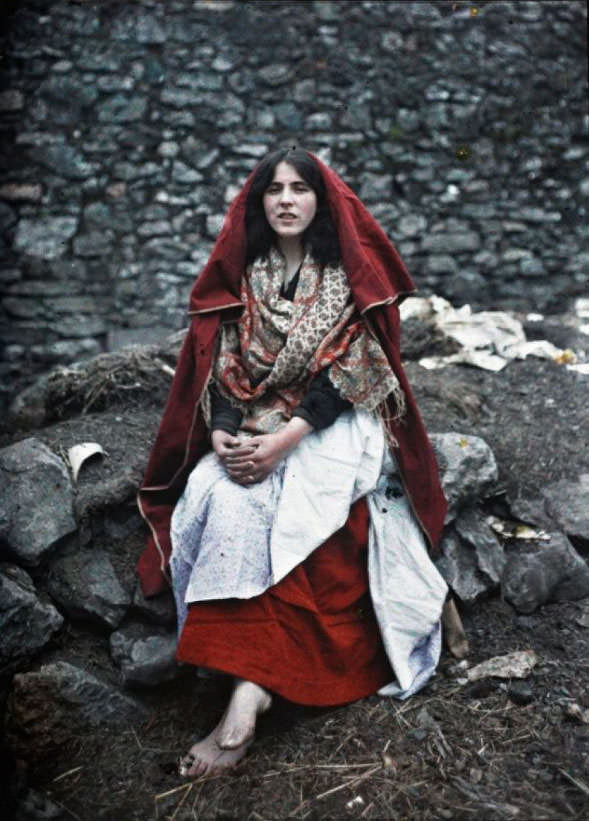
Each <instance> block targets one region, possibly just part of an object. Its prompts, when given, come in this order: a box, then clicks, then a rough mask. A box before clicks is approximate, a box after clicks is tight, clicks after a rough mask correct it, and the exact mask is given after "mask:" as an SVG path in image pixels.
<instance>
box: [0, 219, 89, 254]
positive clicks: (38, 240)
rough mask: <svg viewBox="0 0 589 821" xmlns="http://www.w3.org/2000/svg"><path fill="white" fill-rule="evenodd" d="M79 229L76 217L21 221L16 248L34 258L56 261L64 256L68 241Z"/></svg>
mask: <svg viewBox="0 0 589 821" xmlns="http://www.w3.org/2000/svg"><path fill="white" fill-rule="evenodd" d="M77 228H78V220H77V218H76V217H44V218H41V219H21V220H20V221H19V223H18V226H17V229H16V234H15V237H14V248H15V250H17V251H23V252H24V253H25V254H29V255H30V256H33V257H41V258H43V259H54V258H55V257H60V256H63V255H64V253H65V252H66V249H67V243H68V240H69V239H71V237H73V235H74V234H75V233H76V230H77Z"/></svg>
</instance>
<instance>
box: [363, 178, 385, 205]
mask: <svg viewBox="0 0 589 821" xmlns="http://www.w3.org/2000/svg"><path fill="white" fill-rule="evenodd" d="M392 183H393V178H392V176H391V175H390V174H364V175H363V177H362V185H361V187H360V199H365V200H372V201H375V200H376V201H377V202H378V201H380V200H383V199H384V200H391V199H392Z"/></svg>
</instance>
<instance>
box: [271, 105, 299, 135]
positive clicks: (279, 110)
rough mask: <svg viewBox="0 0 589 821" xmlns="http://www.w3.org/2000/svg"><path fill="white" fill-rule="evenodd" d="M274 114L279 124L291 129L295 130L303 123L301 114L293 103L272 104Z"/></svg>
mask: <svg viewBox="0 0 589 821" xmlns="http://www.w3.org/2000/svg"><path fill="white" fill-rule="evenodd" d="M274 114H275V115H276V119H277V121H278V122H279V123H280V125H283V126H284V127H285V128H288V129H289V130H291V131H297V130H298V129H299V128H301V126H302V125H303V115H302V113H301V111H300V109H299V108H298V106H297V105H296V104H295V103H291V102H289V101H285V102H282V103H278V104H277V105H275V106H274Z"/></svg>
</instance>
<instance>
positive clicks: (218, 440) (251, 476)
mask: <svg viewBox="0 0 589 821" xmlns="http://www.w3.org/2000/svg"><path fill="white" fill-rule="evenodd" d="M211 439H212V444H213V449H214V451H215V453H216V454H217V456H218V457H219V459H220V460H221V462H222V463H223V464H224V466H225V469H226V470H227V473H228V474H229V476H230V478H231V479H233V481H234V482H237V483H238V484H240V485H251V484H254V483H256V482H262V481H263V480H264V479H265V478H266V476H268V475H269V474H270V473H271V472H272V471H273V470H274V468H275V467H276V465H277V464H278V463H279V462H280V460H281V459H282V458H283V457H284V456H285V455H286V453H287V452H288V450H289V447H288V444H287V443H286V442H285V441H284V439H283V437H281V436H280V434H278V433H266V434H262V435H260V436H252V437H251V439H248V440H247V441H245V442H244V441H243V440H241V439H238V438H237V436H232V435H231V434H230V433H226V432H225V431H223V430H215V431H213V434H212V437H211Z"/></svg>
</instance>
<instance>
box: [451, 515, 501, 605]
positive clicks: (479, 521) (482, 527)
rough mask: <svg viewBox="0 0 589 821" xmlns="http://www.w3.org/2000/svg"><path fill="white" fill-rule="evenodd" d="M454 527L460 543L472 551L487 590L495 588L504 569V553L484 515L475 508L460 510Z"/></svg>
mask: <svg viewBox="0 0 589 821" xmlns="http://www.w3.org/2000/svg"><path fill="white" fill-rule="evenodd" d="M454 527H455V528H456V532H457V533H458V535H459V536H460V538H461V539H462V541H463V542H466V544H467V545H469V547H470V548H471V549H472V550H474V552H475V555H476V562H477V567H478V569H479V571H480V573H481V575H482V576H483V577H485V578H486V580H487V583H488V589H489V590H491V589H493V588H494V587H497V585H498V584H499V582H500V581H501V576H502V575H503V570H504V568H505V561H506V559H505V553H504V551H503V547H502V546H501V544H500V543H499V540H498V539H497V537H496V536H495V534H494V533H493V531H492V530H491V528H490V527H489V525H488V524H487V522H486V521H485V519H484V515H483V514H482V513H481V512H480V511H478V510H477V509H476V508H468V509H467V510H462V511H460V513H459V514H458V517H457V518H456V522H455V523H454Z"/></svg>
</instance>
